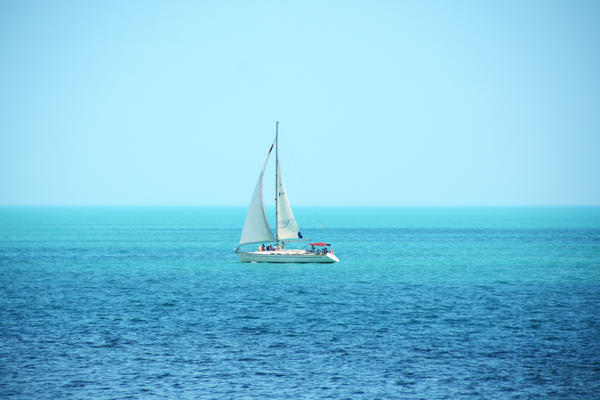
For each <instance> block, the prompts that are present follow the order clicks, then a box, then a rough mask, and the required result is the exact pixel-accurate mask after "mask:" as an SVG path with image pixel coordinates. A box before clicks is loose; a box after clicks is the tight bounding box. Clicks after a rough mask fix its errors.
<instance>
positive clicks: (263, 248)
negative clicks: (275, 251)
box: [262, 243, 266, 251]
mask: <svg viewBox="0 0 600 400" xmlns="http://www.w3.org/2000/svg"><path fill="white" fill-rule="evenodd" d="M265 250H266V249H265V244H264V243H263V244H262V251H265Z"/></svg>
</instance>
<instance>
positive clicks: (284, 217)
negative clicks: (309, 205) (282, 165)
mask: <svg viewBox="0 0 600 400" xmlns="http://www.w3.org/2000/svg"><path fill="white" fill-rule="evenodd" d="M277 176H278V179H279V183H278V190H277V197H278V199H277V200H278V201H277V237H278V239H279V240H283V239H300V238H302V235H301V234H300V229H299V228H298V224H297V223H296V219H295V218H294V214H293V213H292V209H291V208H290V202H289V200H288V197H287V192H286V191H285V186H284V185H283V178H282V177H281V170H280V169H279V163H277Z"/></svg>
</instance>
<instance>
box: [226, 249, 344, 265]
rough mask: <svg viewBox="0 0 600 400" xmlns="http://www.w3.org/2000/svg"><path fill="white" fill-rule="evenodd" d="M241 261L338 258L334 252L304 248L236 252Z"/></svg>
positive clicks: (300, 260) (329, 261) (333, 259)
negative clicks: (314, 251)
mask: <svg viewBox="0 0 600 400" xmlns="http://www.w3.org/2000/svg"><path fill="white" fill-rule="evenodd" d="M237 255H238V257H239V258H240V261H241V262H269V263H336V262H339V261H340V260H339V259H338V258H337V257H336V256H335V254H332V253H327V254H316V253H312V252H309V251H306V250H277V251H253V252H242V251H238V252H237Z"/></svg>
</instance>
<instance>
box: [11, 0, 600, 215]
mask: <svg viewBox="0 0 600 400" xmlns="http://www.w3.org/2000/svg"><path fill="white" fill-rule="evenodd" d="M598 21H600V2H598V1H574V2H570V1H496V2H494V1H456V2H448V1H424V2H421V1H411V2H404V1H372V2H370V1H360V2H352V1H339V2H335V1H326V2H321V1H317V2H309V1H297V2H280V1H272V2H260V1H259V2H250V1H240V2H223V1H212V2H211V1H190V2H179V1H157V2H154V1H139V2H136V1H124V2H120V1H68V2H63V1H7V0H3V1H1V2H0V204H33V205H37V204H41V205H55V204H65V205H130V204H131V205H133V204H140V205H180V204H184V205H204V204H224V205H247V204H248V202H249V199H250V195H251V192H252V190H253V188H254V185H255V182H256V178H257V176H258V173H259V171H260V168H261V164H262V162H263V160H264V157H265V155H266V151H267V149H268V147H269V145H270V143H271V141H272V140H273V136H274V121H275V120H276V119H277V120H280V121H281V126H280V128H281V129H280V133H281V135H280V136H281V139H280V144H281V147H280V156H281V163H282V170H283V174H284V177H285V181H286V185H287V189H288V194H289V197H290V200H291V201H292V204H293V205H294V204H302V205H313V204H320V205H513V204H514V205H537V204H542V205H558V204H567V205H571V204H600V178H599V177H598V175H599V174H600V45H599V43H600V23H599V22H598ZM269 178H270V180H269V181H268V182H267V185H269V186H271V185H272V180H271V179H272V177H271V176H269Z"/></svg>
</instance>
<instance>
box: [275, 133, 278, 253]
mask: <svg viewBox="0 0 600 400" xmlns="http://www.w3.org/2000/svg"><path fill="white" fill-rule="evenodd" d="M278 221H279V121H275V245H276V246H279V225H278Z"/></svg>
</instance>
